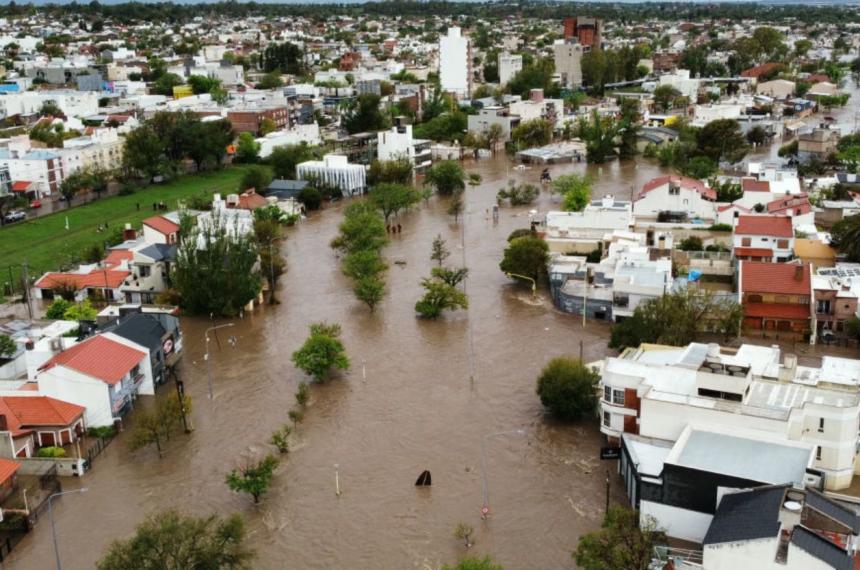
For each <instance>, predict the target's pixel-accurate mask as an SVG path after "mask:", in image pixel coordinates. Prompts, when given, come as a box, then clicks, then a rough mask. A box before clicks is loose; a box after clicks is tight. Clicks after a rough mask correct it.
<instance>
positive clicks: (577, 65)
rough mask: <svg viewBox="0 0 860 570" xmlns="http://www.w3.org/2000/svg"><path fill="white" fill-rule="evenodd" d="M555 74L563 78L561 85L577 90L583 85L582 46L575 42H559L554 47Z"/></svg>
mask: <svg viewBox="0 0 860 570" xmlns="http://www.w3.org/2000/svg"><path fill="white" fill-rule="evenodd" d="M552 50H553V55H554V56H555V72H556V73H558V74H559V75H560V76H561V85H562V86H563V87H566V88H567V89H576V88H578V87H579V86H580V85H582V53H583V52H582V45H581V44H580V43H578V42H575V41H564V40H558V41H556V42H555V44H553V46H552Z"/></svg>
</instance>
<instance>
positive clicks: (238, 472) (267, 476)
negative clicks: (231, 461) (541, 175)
mask: <svg viewBox="0 0 860 570" xmlns="http://www.w3.org/2000/svg"><path fill="white" fill-rule="evenodd" d="M277 467H278V460H277V459H276V458H275V457H274V456H273V455H267V456H266V457H264V458H263V459H260V460H258V461H247V462H245V463H244V464H243V465H241V466H240V467H238V468H237V469H234V470H233V471H231V472H230V473H229V474H228V475H227V486H228V487H230V490H231V491H236V492H237V493H248V494H249V495H251V498H252V499H253V500H254V503H255V504H257V503H259V502H260V499H261V498H262V497H263V495H265V494H266V492H267V491H268V490H269V486H270V485H271V483H272V476H273V475H274V473H275V469H277Z"/></svg>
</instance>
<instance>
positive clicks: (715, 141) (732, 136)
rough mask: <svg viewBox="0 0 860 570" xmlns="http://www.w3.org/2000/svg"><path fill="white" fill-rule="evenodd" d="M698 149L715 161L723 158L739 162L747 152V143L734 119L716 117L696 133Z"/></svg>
mask: <svg viewBox="0 0 860 570" xmlns="http://www.w3.org/2000/svg"><path fill="white" fill-rule="evenodd" d="M696 142H697V143H698V147H699V151H700V152H701V153H702V154H703V155H704V156H707V157H708V158H710V159H711V160H712V161H714V162H715V163H719V162H720V161H721V160H725V161H726V162H729V163H732V164H734V163H736V162H740V161H741V160H742V159H743V158H744V157H745V156H746V154H747V151H748V150H749V145H748V144H747V141H746V137H745V136H744V135H743V133H742V132H741V126H740V125H739V124H738V122H737V121H736V120H734V119H717V120H716V121H711V122H710V123H708V124H707V125H705V126H704V127H702V128H701V130H699V132H698V133H697V135H696Z"/></svg>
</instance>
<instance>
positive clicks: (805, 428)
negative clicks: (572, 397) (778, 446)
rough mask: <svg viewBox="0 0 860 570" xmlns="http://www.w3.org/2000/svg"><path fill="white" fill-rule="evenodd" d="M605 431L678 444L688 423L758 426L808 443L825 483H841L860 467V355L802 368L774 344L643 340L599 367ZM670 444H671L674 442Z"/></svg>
mask: <svg viewBox="0 0 860 570" xmlns="http://www.w3.org/2000/svg"><path fill="white" fill-rule="evenodd" d="M598 366H599V368H600V372H601V381H600V386H601V390H602V396H601V400H600V414H601V428H600V429H601V432H602V433H604V434H605V435H606V436H607V437H608V438H609V440H610V441H612V442H617V441H619V439H620V438H621V436H622V435H623V434H634V435H640V436H642V437H646V438H653V439H655V440H662V441H664V442H670V443H672V442H676V441H678V439H679V438H680V437H681V434H682V433H683V432H684V430H685V429H687V428H688V427H689V426H693V427H696V428H707V429H711V428H713V429H722V430H726V429H728V430H733V429H734V430H751V431H753V432H764V433H766V434H770V435H769V436H768V437H773V436H778V437H777V439H778V441H783V442H798V443H802V444H808V445H810V446H812V448H813V449H814V461H813V464H812V466H811V468H812V469H815V470H817V471H818V472H820V475H821V479H822V480H823V487H824V488H826V489H831V490H838V489H843V488H845V487H847V486H849V485H850V484H851V480H852V478H853V476H854V473H855V471H856V465H857V461H856V456H857V445H858V432H857V425H858V420H860V385H858V378H860V361H857V360H850V359H845V358H836V357H829V356H828V357H824V358H823V360H822V364H821V366H820V367H817V368H816V367H808V366H801V365H799V364H798V359H797V357H796V356H795V355H792V354H786V355H784V356H782V355H781V353H780V349H779V348H778V347H776V346H774V347H766V346H754V345H749V344H744V345H742V346H741V347H739V348H736V349H735V348H726V347H720V346H719V345H716V344H710V345H707V344H700V343H692V344H690V345H688V346H686V347H682V348H677V347H665V346H657V345H642V346H640V347H639V348H636V349H628V350H626V351H625V352H623V353H622V354H621V355H620V356H617V357H607V358H606V359H604V360H603V361H602V362H601V363H599V365H598ZM670 446H671V445H670Z"/></svg>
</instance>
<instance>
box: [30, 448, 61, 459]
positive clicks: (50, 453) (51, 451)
mask: <svg viewBox="0 0 860 570" xmlns="http://www.w3.org/2000/svg"><path fill="white" fill-rule="evenodd" d="M65 456H66V450H65V449H63V448H62V447H43V448H41V449H39V451H38V452H37V453H36V457H65Z"/></svg>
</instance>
